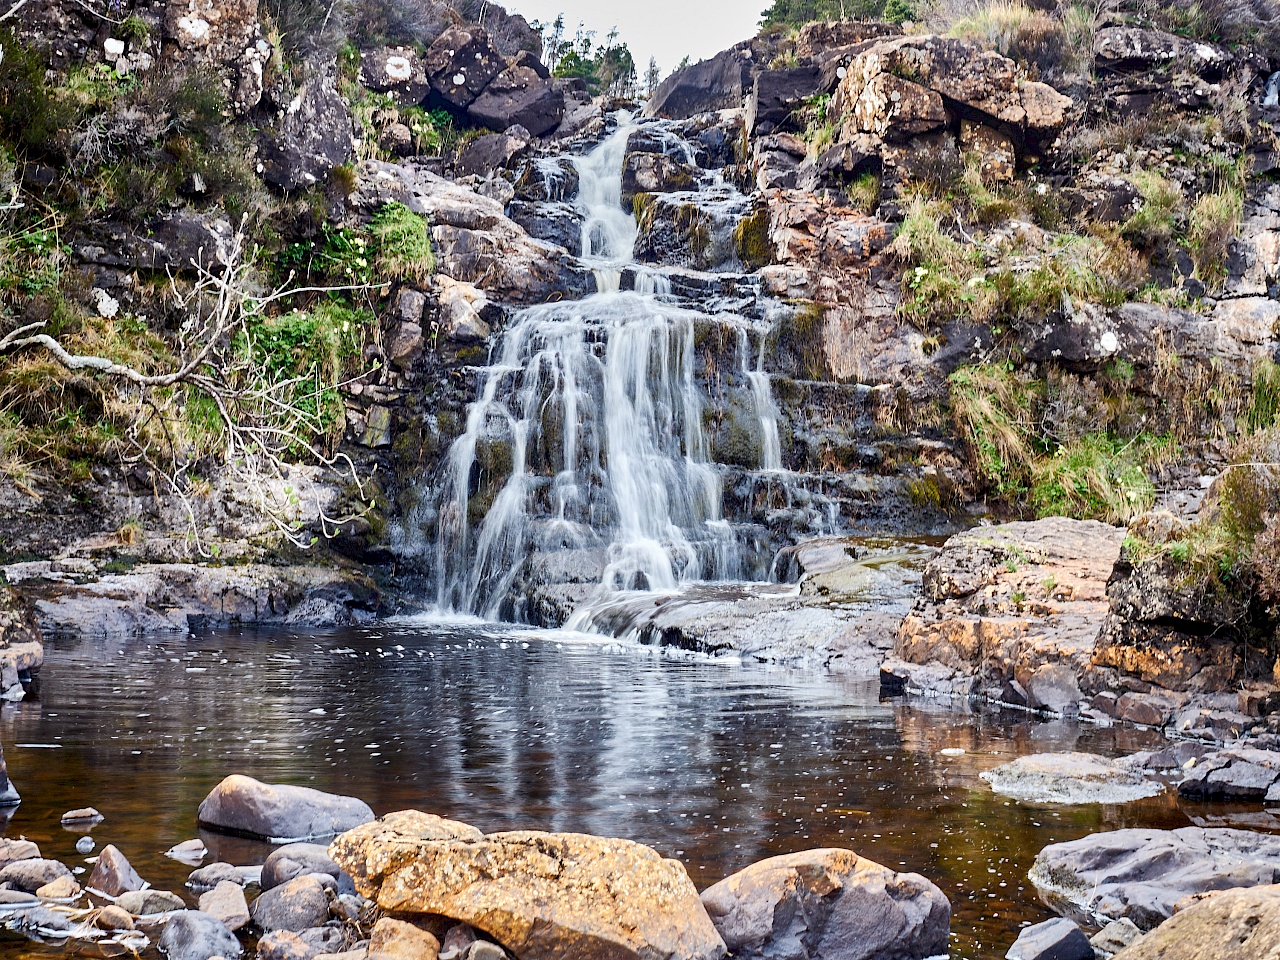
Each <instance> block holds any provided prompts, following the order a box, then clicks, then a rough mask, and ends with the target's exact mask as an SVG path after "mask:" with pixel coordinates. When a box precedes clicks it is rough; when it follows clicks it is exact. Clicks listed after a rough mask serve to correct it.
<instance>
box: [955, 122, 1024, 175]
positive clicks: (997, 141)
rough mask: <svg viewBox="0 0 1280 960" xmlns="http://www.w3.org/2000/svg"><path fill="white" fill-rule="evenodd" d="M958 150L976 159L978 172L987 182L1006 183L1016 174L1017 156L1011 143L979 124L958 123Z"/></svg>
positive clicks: (1002, 135)
mask: <svg viewBox="0 0 1280 960" xmlns="http://www.w3.org/2000/svg"><path fill="white" fill-rule="evenodd" d="M960 149H961V151H962V152H964V153H967V154H973V155H975V156H976V157H977V158H978V172H979V173H981V174H982V178H983V180H986V181H988V182H1006V181H1010V180H1012V179H1013V177H1014V174H1015V173H1016V172H1017V163H1018V154H1017V150H1016V149H1015V148H1014V146H1013V141H1012V140H1010V139H1009V138H1008V137H1006V136H1005V135H1004V134H1002V133H999V132H998V131H996V130H992V129H991V128H990V127H987V126H983V125H982V124H980V123H973V122H971V121H969V120H961V121H960Z"/></svg>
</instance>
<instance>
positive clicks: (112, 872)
mask: <svg viewBox="0 0 1280 960" xmlns="http://www.w3.org/2000/svg"><path fill="white" fill-rule="evenodd" d="M86 886H88V887H89V888H90V889H91V890H96V891H98V892H99V893H105V894H106V895H107V896H109V897H118V896H120V894H122V893H129V892H130V891H132V890H141V889H142V888H143V887H145V886H146V883H145V882H144V881H143V879H142V878H141V877H140V876H138V873H137V871H136V870H134V869H133V867H132V866H131V865H130V863H129V861H128V860H127V859H126V858H125V855H124V854H123V853H121V852H120V851H119V850H118V849H116V847H115V846H113V845H111V844H107V846H105V847H103V848H102V852H101V853H100V854H98V862H97V863H95V864H94V865H93V873H91V874H89V880H88V883H87V884H86Z"/></svg>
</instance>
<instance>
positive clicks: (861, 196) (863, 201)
mask: <svg viewBox="0 0 1280 960" xmlns="http://www.w3.org/2000/svg"><path fill="white" fill-rule="evenodd" d="M848 194H849V202H850V203H851V204H853V206H854V209H856V210H859V211H861V212H862V213H865V214H867V215H871V214H873V213H875V212H876V209H877V208H878V207H879V206H880V177H879V176H877V175H876V174H874V173H864V174H862V175H861V176H859V177H857V178H855V179H854V181H853V183H851V184H849V189H848Z"/></svg>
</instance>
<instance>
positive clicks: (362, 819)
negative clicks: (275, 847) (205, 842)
mask: <svg viewBox="0 0 1280 960" xmlns="http://www.w3.org/2000/svg"><path fill="white" fill-rule="evenodd" d="M198 817H199V821H200V824H201V826H205V827H210V828H212V829H214V830H224V831H226V832H228V833H235V834H240V835H243V836H250V837H257V838H260V839H263V840H269V841H271V842H273V843H284V842H292V841H297V840H304V839H310V838H315V837H332V836H334V835H336V834H339V833H342V832H343V831H344V830H350V829H352V828H353V827H357V826H359V825H360V824H362V823H368V822H369V821H371V820H372V819H373V811H372V810H370V809H369V805H368V804H366V803H365V802H364V801H363V800H358V799H356V798H355V797H340V796H335V795H334V794H331V793H322V792H321V791H319V790H312V789H311V788H310V787H293V786H286V785H275V784H268V783H262V782H260V781H258V780H254V779H253V778H251V777H244V776H239V775H232V776H230V777H227V778H226V779H225V780H223V781H222V782H221V783H220V784H218V785H217V786H216V787H214V789H213V791H212V792H211V793H210V794H209V795H208V796H207V797H205V799H204V801H203V802H202V803H201V804H200V810H199V814H198Z"/></svg>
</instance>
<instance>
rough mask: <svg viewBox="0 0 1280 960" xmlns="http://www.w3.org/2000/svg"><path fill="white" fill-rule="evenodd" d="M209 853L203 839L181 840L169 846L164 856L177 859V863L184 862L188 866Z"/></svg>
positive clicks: (195, 863) (194, 864) (198, 861)
mask: <svg viewBox="0 0 1280 960" xmlns="http://www.w3.org/2000/svg"><path fill="white" fill-rule="evenodd" d="M208 854H209V848H208V847H206V846H205V845H204V841H203V840H199V839H197V840H183V841H182V842H181V843H180V844H178V845H177V846H174V847H170V848H169V849H168V850H166V851H165V852H164V855H165V856H166V857H169V858H170V859H173V860H177V861H178V862H179V863H185V864H188V865H189V866H196V865H197V864H199V863H200V861H201V860H203V859H204V858H205V857H206V856H208Z"/></svg>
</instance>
